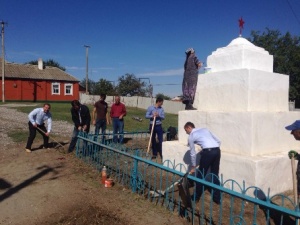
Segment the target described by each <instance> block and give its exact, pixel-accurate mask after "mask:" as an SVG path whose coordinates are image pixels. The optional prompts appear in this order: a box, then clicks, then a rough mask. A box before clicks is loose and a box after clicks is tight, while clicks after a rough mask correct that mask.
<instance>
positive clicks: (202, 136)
mask: <svg viewBox="0 0 300 225" xmlns="http://www.w3.org/2000/svg"><path fill="white" fill-rule="evenodd" d="M184 130H185V132H186V133H187V134H188V135H189V139H188V144H189V147H190V155H191V170H190V173H195V169H196V164H197V162H196V155H197V153H196V151H195V144H197V145H199V146H200V147H201V148H202V151H201V158H200V163H199V171H200V172H198V173H197V177H198V178H200V179H204V178H205V177H206V175H207V172H208V169H209V168H210V173H211V174H212V175H215V176H213V177H212V179H213V183H214V184H216V185H220V181H219V179H218V177H219V168H220V159H221V150H220V144H221V141H220V140H219V139H218V138H217V137H216V136H215V135H214V134H213V133H211V132H210V131H209V130H208V129H207V128H195V125H194V124H193V123H192V122H187V123H186V124H185V125H184ZM202 193H203V185H202V184H201V183H198V182H196V193H195V196H193V198H195V200H196V201H199V199H200V197H201V195H202ZM220 200H221V195H220V191H219V190H213V201H214V202H215V203H217V204H220Z"/></svg>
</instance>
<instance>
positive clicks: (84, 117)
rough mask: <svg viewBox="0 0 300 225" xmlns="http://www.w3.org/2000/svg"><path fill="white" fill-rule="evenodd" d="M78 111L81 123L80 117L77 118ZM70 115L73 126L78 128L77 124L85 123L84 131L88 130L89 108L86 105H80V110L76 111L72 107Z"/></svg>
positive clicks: (82, 124) (89, 120)
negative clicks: (85, 128)
mask: <svg viewBox="0 0 300 225" xmlns="http://www.w3.org/2000/svg"><path fill="white" fill-rule="evenodd" d="M79 112H80V117H81V123H80V119H79ZM71 115H72V120H73V122H74V126H75V127H76V128H78V127H79V126H84V125H87V130H86V132H89V130H90V123H91V114H90V110H89V108H88V107H87V106H85V105H80V111H77V110H75V109H74V108H73V107H72V108H71Z"/></svg>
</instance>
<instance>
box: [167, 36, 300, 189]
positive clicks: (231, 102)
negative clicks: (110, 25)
mask: <svg viewBox="0 0 300 225" xmlns="http://www.w3.org/2000/svg"><path fill="white" fill-rule="evenodd" d="M207 64H208V67H210V68H211V72H210V73H207V74H201V75H199V78H198V86H197V91H196V96H195V101H194V107H196V108H197V109H198V110H193V111H180V112H179V114H178V118H179V121H178V141H168V142H164V143H163V155H164V159H169V160H171V161H172V162H175V164H178V163H183V164H185V165H186V166H187V168H188V166H189V164H190V156H189V148H188V146H187V139H188V136H187V134H186V133H185V131H184V129H183V126H184V124H185V123H186V122H188V121H191V122H193V123H194V124H195V126H196V127H206V128H208V129H209V130H211V131H212V132H213V133H214V134H215V135H216V136H217V137H218V138H219V139H220V140H221V163H220V174H222V175H223V179H224V180H227V179H234V180H235V181H237V182H238V183H239V184H240V185H242V184H243V181H245V184H246V187H249V186H257V187H260V188H261V189H262V190H263V191H265V192H267V191H268V188H270V191H271V192H270V193H271V194H276V193H280V192H283V191H287V190H291V189H292V185H293V182H292V171H291V162H290V160H289V158H288V156H287V153H288V151H289V150H291V149H295V150H297V149H300V142H297V141H296V140H295V139H294V137H293V136H292V135H291V134H290V132H289V131H287V130H285V126H287V125H289V124H291V123H293V122H294V121H295V120H297V119H300V113H299V112H297V111H292V112H290V111H289V101H288V88H289V76H287V75H283V74H277V73H273V72H272V71H273V56H271V55H269V53H268V52H266V51H265V50H264V49H262V48H259V47H256V46H254V45H253V44H252V43H250V42H249V41H247V40H246V39H244V38H242V37H239V38H236V39H234V40H233V41H232V42H231V43H230V44H229V45H228V46H227V47H224V48H220V49H217V50H216V51H215V52H213V53H212V55H210V56H209V57H208V59H207ZM200 151H201V149H200V148H199V152H200ZM199 155H200V154H199ZM199 157H200V156H199Z"/></svg>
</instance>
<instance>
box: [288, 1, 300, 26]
mask: <svg viewBox="0 0 300 225" xmlns="http://www.w3.org/2000/svg"><path fill="white" fill-rule="evenodd" d="M286 1H287V3H288V5H289V7H290V9H291V11H292V13H293V15H294V17H295V18H296V20H297V22H298V23H299V25H300V20H299V19H298V17H297V15H296V13H295V11H294V9H293V7H292V5H291V3H290V2H289V0H286Z"/></svg>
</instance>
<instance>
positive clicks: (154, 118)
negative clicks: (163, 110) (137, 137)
mask: <svg viewBox="0 0 300 225" xmlns="http://www.w3.org/2000/svg"><path fill="white" fill-rule="evenodd" d="M155 120H156V116H154V117H153V121H152V122H153V123H152V128H151V132H150V139H149V143H148V149H147V155H148V153H149V150H150V145H151V140H152V135H153V130H154V126H155Z"/></svg>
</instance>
